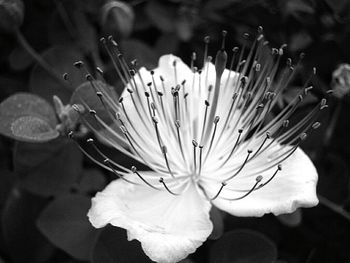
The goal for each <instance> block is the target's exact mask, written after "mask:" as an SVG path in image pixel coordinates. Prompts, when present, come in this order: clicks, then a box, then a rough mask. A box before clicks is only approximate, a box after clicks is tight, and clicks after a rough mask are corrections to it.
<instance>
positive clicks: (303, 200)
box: [213, 149, 318, 216]
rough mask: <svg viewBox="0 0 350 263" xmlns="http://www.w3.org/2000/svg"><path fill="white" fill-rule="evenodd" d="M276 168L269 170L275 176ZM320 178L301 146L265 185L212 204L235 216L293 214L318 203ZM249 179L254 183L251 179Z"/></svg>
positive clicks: (220, 199)
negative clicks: (237, 197)
mask: <svg viewBox="0 0 350 263" xmlns="http://www.w3.org/2000/svg"><path fill="white" fill-rule="evenodd" d="M275 169H276V167H274V168H272V169H270V171H269V172H268V173H269V174H270V175H272V174H273V173H274V171H275ZM264 177H265V176H264ZM317 178H318V177H317V171H316V169H315V167H314V165H313V163H312V162H311V160H310V159H309V157H308V156H307V155H306V154H305V153H304V152H303V151H302V150H301V149H297V150H296V151H295V153H294V154H293V155H292V156H291V157H289V158H288V159H287V160H286V161H284V162H283V165H282V171H280V172H279V173H278V174H277V175H276V177H275V178H274V179H273V180H272V181H271V182H270V183H269V184H267V185H266V186H264V187H263V188H261V189H258V190H256V191H254V192H253V193H251V194H250V195H248V196H247V197H245V198H243V199H241V200H237V201H228V200H224V199H222V198H217V199H216V200H214V201H213V204H214V205H215V206H217V207H218V208H220V209H222V210H224V211H226V212H228V213H230V214H232V215H235V216H263V215H264V214H267V213H273V214H275V215H279V214H285V213H291V212H293V211H295V210H296V209H297V208H298V207H312V206H315V205H317V203H318V199H317V195H316V184H317ZM248 179H249V180H250V181H251V182H253V181H252V178H248ZM253 183H254V182H253ZM251 184H252V183H251ZM245 185H246V184H245ZM235 195H236V196H237V193H235Z"/></svg>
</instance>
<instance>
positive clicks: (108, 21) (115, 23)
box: [101, 0, 135, 37]
mask: <svg viewBox="0 0 350 263" xmlns="http://www.w3.org/2000/svg"><path fill="white" fill-rule="evenodd" d="M134 17H135V15H134V11H133V9H132V7H131V6H130V5H129V4H127V3H125V2H122V1H117V0H108V1H107V2H106V3H105V4H104V5H103V7H102V9H101V26H102V27H103V30H104V31H105V32H106V33H107V34H111V35H113V36H118V37H119V36H121V37H127V36H129V35H130V33H131V32H132V28H133V24H134Z"/></svg>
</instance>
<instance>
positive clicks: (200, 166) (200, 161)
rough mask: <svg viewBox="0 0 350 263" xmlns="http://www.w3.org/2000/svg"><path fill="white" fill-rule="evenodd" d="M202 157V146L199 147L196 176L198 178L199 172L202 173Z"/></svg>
mask: <svg viewBox="0 0 350 263" xmlns="http://www.w3.org/2000/svg"><path fill="white" fill-rule="evenodd" d="M202 155H203V145H199V172H198V176H200V175H201V172H202Z"/></svg>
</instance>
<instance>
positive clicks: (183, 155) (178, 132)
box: [175, 120, 187, 162]
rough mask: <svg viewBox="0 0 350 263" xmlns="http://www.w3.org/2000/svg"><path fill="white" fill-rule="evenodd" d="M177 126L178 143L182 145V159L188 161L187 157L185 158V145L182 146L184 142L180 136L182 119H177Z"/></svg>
mask: <svg viewBox="0 0 350 263" xmlns="http://www.w3.org/2000/svg"><path fill="white" fill-rule="evenodd" d="M175 126H176V132H177V140H178V143H179V147H180V151H181V155H182V159H183V161H184V162H187V161H186V158H185V154H184V151H183V146H182V142H181V137H180V121H179V120H176V121H175Z"/></svg>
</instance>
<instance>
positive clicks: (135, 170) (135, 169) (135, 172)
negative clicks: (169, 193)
mask: <svg viewBox="0 0 350 263" xmlns="http://www.w3.org/2000/svg"><path fill="white" fill-rule="evenodd" d="M131 171H132V172H133V173H134V174H136V175H137V176H138V177H139V178H140V179H141V180H142V181H143V182H144V183H145V184H147V185H148V186H149V187H151V188H153V189H155V190H159V189H158V188H157V187H155V186H153V185H151V184H150V183H149V182H147V181H146V180H145V179H144V178H143V177H142V176H141V175H140V173H139V172H138V171H137V168H136V167H135V166H132V167H131Z"/></svg>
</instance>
